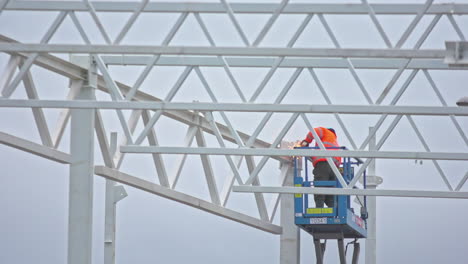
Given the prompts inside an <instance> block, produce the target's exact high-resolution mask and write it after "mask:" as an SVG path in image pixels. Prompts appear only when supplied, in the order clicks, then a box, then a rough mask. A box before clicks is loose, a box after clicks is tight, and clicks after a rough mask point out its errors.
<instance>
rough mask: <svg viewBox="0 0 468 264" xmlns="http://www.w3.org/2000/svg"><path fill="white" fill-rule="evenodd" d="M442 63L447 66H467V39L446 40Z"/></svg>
mask: <svg viewBox="0 0 468 264" xmlns="http://www.w3.org/2000/svg"><path fill="white" fill-rule="evenodd" d="M445 48H446V49H447V54H446V55H445V60H444V63H446V64H448V65H449V67H457V68H459V67H468V41H446V42H445Z"/></svg>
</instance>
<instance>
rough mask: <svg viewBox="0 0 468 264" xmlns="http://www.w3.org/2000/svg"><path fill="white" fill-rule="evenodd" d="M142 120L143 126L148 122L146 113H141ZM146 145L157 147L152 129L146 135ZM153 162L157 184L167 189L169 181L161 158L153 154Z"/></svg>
mask: <svg viewBox="0 0 468 264" xmlns="http://www.w3.org/2000/svg"><path fill="white" fill-rule="evenodd" d="M141 117H142V119H143V124H145V125H146V124H148V121H149V119H150V114H149V113H148V111H147V110H146V111H143V112H142V116H141ZM148 143H149V144H150V145H151V146H159V143H158V138H157V137H156V133H155V132H154V129H153V128H151V129H150V131H149V133H148ZM153 162H154V167H155V168H156V172H157V174H158V179H159V184H160V185H162V186H164V187H167V188H169V186H170V185H169V179H168V178H167V173H166V166H165V165H164V161H163V158H162V156H161V155H160V154H157V153H154V154H153Z"/></svg>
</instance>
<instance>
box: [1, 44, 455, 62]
mask: <svg viewBox="0 0 468 264" xmlns="http://www.w3.org/2000/svg"><path fill="white" fill-rule="evenodd" d="M0 51H3V52H27V53H85V54H112V53H114V54H133V55H136V54H161V55H212V56H273V57H279V56H292V57H350V58H407V59H412V58H419V59H440V58H445V56H446V54H447V51H446V50H441V49H424V50H418V49H352V48H342V49H333V48H265V47H261V48H258V47H206V46H147V45H77V44H23V43H0Z"/></svg>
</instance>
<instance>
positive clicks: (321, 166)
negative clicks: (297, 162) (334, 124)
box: [301, 127, 341, 208]
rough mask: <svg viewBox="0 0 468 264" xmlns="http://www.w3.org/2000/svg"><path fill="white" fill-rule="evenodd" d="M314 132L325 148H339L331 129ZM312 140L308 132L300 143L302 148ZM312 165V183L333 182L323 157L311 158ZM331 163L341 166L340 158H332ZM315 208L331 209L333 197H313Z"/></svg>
mask: <svg viewBox="0 0 468 264" xmlns="http://www.w3.org/2000/svg"><path fill="white" fill-rule="evenodd" d="M314 130H315V132H316V133H317V135H318V136H319V138H320V140H321V141H322V142H323V145H324V146H325V147H326V148H327V147H339V145H338V141H337V138H336V133H335V130H334V129H333V128H324V127H316V128H314ZM312 140H314V135H313V134H312V132H309V133H308V134H307V136H306V138H305V139H304V140H302V142H301V146H302V147H308V146H309V144H310V143H312ZM315 146H318V144H317V141H315ZM311 158H312V164H313V165H314V170H313V174H314V181H334V180H336V176H335V174H334V173H333V171H332V168H331V167H330V164H328V162H327V159H326V158H325V157H311ZM333 161H334V162H335V164H336V166H339V165H340V164H341V157H333ZM314 200H315V206H316V207H320V208H323V206H324V203H325V204H327V206H328V207H333V206H334V204H335V197H334V196H333V195H319V194H317V195H314Z"/></svg>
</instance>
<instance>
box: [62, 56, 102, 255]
mask: <svg viewBox="0 0 468 264" xmlns="http://www.w3.org/2000/svg"><path fill="white" fill-rule="evenodd" d="M96 83H97V75H96V65H90V68H89V72H88V80H87V83H86V84H85V85H84V86H83V87H82V89H81V90H80V93H79V94H78V96H77V99H87V100H92V99H94V90H95V89H96ZM94 115H95V110H94V109H72V110H71V137H70V138H71V139H70V141H71V143H70V153H71V158H72V162H71V164H70V187H69V209H68V210H69V215H68V264H91V254H92V218H93V178H94V162H93V161H94Z"/></svg>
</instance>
